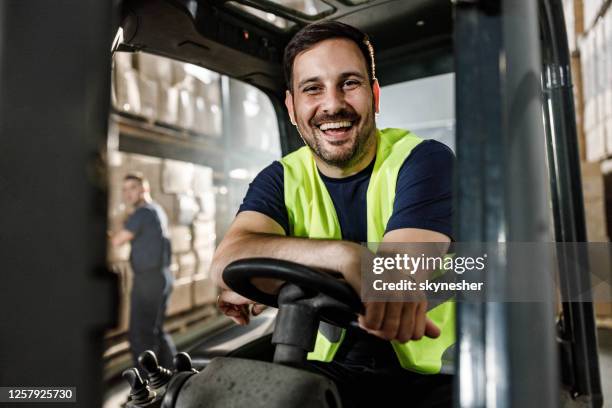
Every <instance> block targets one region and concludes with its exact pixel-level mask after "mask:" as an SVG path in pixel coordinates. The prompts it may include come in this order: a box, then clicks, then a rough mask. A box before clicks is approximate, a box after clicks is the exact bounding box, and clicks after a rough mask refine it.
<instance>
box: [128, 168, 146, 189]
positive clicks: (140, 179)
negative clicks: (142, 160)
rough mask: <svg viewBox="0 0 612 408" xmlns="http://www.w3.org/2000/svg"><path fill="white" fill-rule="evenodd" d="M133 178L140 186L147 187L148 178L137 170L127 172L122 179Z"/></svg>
mask: <svg viewBox="0 0 612 408" xmlns="http://www.w3.org/2000/svg"><path fill="white" fill-rule="evenodd" d="M128 180H134V181H137V182H139V183H140V185H141V186H143V187H145V188H147V187H148V186H149V180H147V178H146V177H145V176H144V174H142V173H141V172H139V171H135V172H133V173H128V174H126V175H125V177H123V181H128Z"/></svg>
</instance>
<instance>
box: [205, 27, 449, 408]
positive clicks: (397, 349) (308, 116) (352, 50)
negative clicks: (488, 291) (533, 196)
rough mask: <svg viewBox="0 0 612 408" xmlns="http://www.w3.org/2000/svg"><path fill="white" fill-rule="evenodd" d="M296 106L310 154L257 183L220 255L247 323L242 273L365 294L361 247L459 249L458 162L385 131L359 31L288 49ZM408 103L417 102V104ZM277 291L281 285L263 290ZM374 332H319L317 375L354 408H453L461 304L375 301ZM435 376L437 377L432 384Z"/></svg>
mask: <svg viewBox="0 0 612 408" xmlns="http://www.w3.org/2000/svg"><path fill="white" fill-rule="evenodd" d="M284 70H285V78H286V81H287V92H286V98H285V104H286V106H287V110H288V113H289V117H290V119H291V122H292V123H293V124H294V125H295V126H297V129H298V131H299V133H300V135H301V137H302V139H303V140H304V142H305V144H306V146H304V147H302V148H301V149H298V150H297V151H295V152H293V153H291V154H289V155H287V156H285V157H284V158H283V159H281V160H280V161H278V162H274V163H272V164H271V165H270V166H268V167H267V168H265V169H264V170H263V171H262V172H261V173H260V174H259V175H258V176H257V177H256V178H255V180H254V181H253V182H252V183H251V185H250V187H249V190H248V192H247V194H246V197H245V198H244V202H243V203H242V205H241V207H240V210H239V212H238V215H237V216H236V219H235V220H234V222H233V224H232V226H231V227H230V229H229V231H228V232H227V234H226V236H225V237H224V239H223V241H222V242H221V244H220V245H219V247H218V249H217V252H216V254H215V257H214V260H213V265H212V275H213V278H214V279H215V280H216V282H217V283H218V285H219V286H221V288H222V289H223V291H222V293H221V296H220V298H219V307H220V309H221V310H222V311H223V312H224V313H225V314H226V315H228V316H230V317H232V318H233V319H234V320H235V321H236V322H238V323H240V324H246V323H248V321H249V314H250V313H252V314H256V313H258V312H259V307H253V308H252V310H250V309H249V304H252V302H251V301H250V300H248V299H245V298H243V297H241V296H239V295H237V294H236V293H234V292H232V291H230V290H229V289H228V287H227V285H226V284H225V283H224V282H223V279H222V272H223V269H224V268H225V266H227V265H228V264H229V263H230V262H232V261H234V260H237V259H241V258H248V257H256V256H265V257H272V258H279V259H286V260H290V261H293V262H298V263H302V264H305V265H308V266H311V267H315V268H322V269H326V270H335V271H338V272H340V273H341V274H342V275H343V277H344V279H345V280H346V281H347V282H348V283H349V284H350V285H351V286H352V287H353V288H354V289H355V290H356V291H357V293H361V291H360V289H361V276H360V259H361V255H362V253H363V251H364V248H363V247H362V246H361V245H359V243H360V242H384V243H411V242H412V243H415V242H416V243H419V242H437V243H443V244H446V243H448V242H450V240H451V235H452V233H451V216H452V206H451V179H452V164H453V154H452V152H451V151H450V150H449V149H448V148H447V147H446V146H444V145H443V144H441V143H439V142H436V141H433V140H427V141H424V140H422V139H419V138H418V137H416V136H415V135H413V134H412V133H410V132H408V131H406V130H401V129H384V130H378V129H377V128H376V123H375V114H376V113H377V112H378V110H379V101H380V87H379V84H378V81H377V79H376V75H375V64H374V52H373V49H372V46H371V44H370V41H369V40H368V38H367V36H366V35H365V34H364V33H362V32H361V31H359V30H357V29H355V28H353V27H350V26H348V25H345V24H342V23H339V22H334V21H326V22H321V23H316V24H312V25H309V26H307V27H305V28H304V29H302V30H301V31H300V32H298V33H297V34H296V35H295V37H294V38H293V39H292V40H291V42H290V43H289V44H288V45H287V47H286V49H285V55H284ZM406 97H407V98H409V97H410V95H406ZM261 288H262V289H264V290H268V291H274V290H276V286H275V284H270V285H267V287H265V288H264V286H261ZM364 304H365V314H364V315H363V316H360V318H359V323H360V326H361V327H362V329H363V330H358V329H348V330H347V331H346V332H341V331H340V330H335V329H336V328H333V327H331V328H329V327H328V328H326V329H325V330H323V331H322V332H320V333H319V335H318V336H319V337H318V338H317V343H316V346H315V350H314V351H313V352H312V353H310V354H309V359H311V360H315V362H312V363H310V364H309V367H308V368H310V369H312V370H315V371H317V372H320V373H323V374H325V375H327V376H328V377H330V378H331V379H333V380H334V381H335V382H336V384H337V385H338V388H339V390H340V393H341V396H342V399H343V403H344V405H346V406H386V405H387V404H391V403H392V402H393V401H394V400H395V401H396V398H397V392H398V391H401V392H402V400H405V401H406V402H407V403H410V404H411V406H449V405H450V404H451V401H452V376H450V375H446V374H442V373H443V372H445V368H447V367H448V364H447V363H448V360H449V356H452V352H451V350H452V348H451V346H452V344H453V343H454V308H453V305H452V304H450V303H445V304H442V305H440V306H438V307H436V308H434V309H432V310H431V311H427V310H428V309H427V302H426V301H425V300H423V301H420V302H364ZM423 374H432V375H423Z"/></svg>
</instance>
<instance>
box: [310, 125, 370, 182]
mask: <svg viewBox="0 0 612 408" xmlns="http://www.w3.org/2000/svg"><path fill="white" fill-rule="evenodd" d="M370 140H372V142H370V143H369V146H368V148H367V150H366V153H365V154H364V155H363V156H362V157H361V158H360V159H359V160H358V161H357V162H356V163H353V164H350V165H348V166H344V167H337V166H332V165H331V164H328V163H325V162H324V161H323V160H321V159H320V158H319V157H317V156H316V155H313V156H314V159H315V163H316V164H317V168H318V169H319V171H320V172H321V173H323V175H325V176H327V177H331V178H345V177H349V176H352V175H353V174H357V173H359V172H360V171H361V170H363V169H365V168H366V167H368V165H369V164H370V163H371V162H372V160H374V157H376V148H377V142H378V140H377V138H376V135H373V136H371V139H370Z"/></svg>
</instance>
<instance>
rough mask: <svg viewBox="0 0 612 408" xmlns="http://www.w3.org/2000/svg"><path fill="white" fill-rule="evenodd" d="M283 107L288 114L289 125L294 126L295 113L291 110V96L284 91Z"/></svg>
mask: <svg viewBox="0 0 612 408" xmlns="http://www.w3.org/2000/svg"><path fill="white" fill-rule="evenodd" d="M285 106H286V107H287V112H288V113H289V119H291V124H292V125H294V126H295V112H294V110H293V95H291V92H290V91H289V90H287V91H285Z"/></svg>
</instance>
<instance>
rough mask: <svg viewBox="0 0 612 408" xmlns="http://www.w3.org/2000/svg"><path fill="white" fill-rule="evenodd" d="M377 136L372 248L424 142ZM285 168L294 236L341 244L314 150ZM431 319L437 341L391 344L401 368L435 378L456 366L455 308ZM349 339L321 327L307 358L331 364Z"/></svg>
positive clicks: (292, 157) (396, 132)
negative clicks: (400, 180) (406, 166)
mask: <svg viewBox="0 0 612 408" xmlns="http://www.w3.org/2000/svg"><path fill="white" fill-rule="evenodd" d="M376 137H377V138H378V143H377V150H376V162H375V163H374V169H373V170H372V175H371V177H370V183H369V186H368V191H367V196H366V198H367V230H368V242H371V243H375V242H381V241H382V239H383V235H384V233H385V230H386V226H387V222H388V221H389V218H390V217H391V214H392V213H393V202H394V200H395V190H396V189H395V187H396V182H397V177H398V174H399V170H400V168H401V167H402V164H403V163H404V160H406V158H407V157H408V156H409V155H410V152H411V151H412V149H413V148H414V147H415V146H417V145H418V144H419V143H421V142H422V139H420V138H418V137H417V136H415V135H414V134H412V133H410V132H407V131H405V130H402V129H383V130H377V136H376ZM281 164H282V165H283V169H284V199H285V205H286V207H287V212H288V215H289V234H290V235H291V236H295V237H304V238H314V239H338V240H339V239H342V232H341V230H340V223H339V222H338V216H337V214H336V210H335V208H334V203H333V201H332V199H331V197H330V195H329V192H328V191H327V188H326V187H325V183H324V182H323V180H321V177H320V176H319V172H318V170H317V166H316V163H315V160H314V158H313V155H312V152H311V151H310V148H309V147H308V146H304V147H302V148H300V149H298V150H297V151H295V152H293V153H291V154H289V155H287V156H285V157H284V158H283V159H281ZM427 316H428V317H429V318H430V319H431V320H432V321H433V322H434V323H435V324H436V325H437V326H438V327H439V328H440V330H441V334H440V336H439V337H438V338H437V339H430V338H428V337H423V338H422V339H421V340H416V341H414V340H413V341H409V342H406V343H399V342H397V341H392V342H391V343H392V345H393V349H394V350H395V354H396V355H397V357H398V359H399V362H400V364H401V366H402V367H404V368H405V369H407V370H411V371H415V372H419V373H423V374H436V373H439V372H440V371H441V369H442V367H443V366H448V365H452V356H450V355H449V354H452V353H449V352H448V351H450V348H451V346H453V344H454V343H455V303H454V302H453V301H446V302H444V303H441V304H440V305H438V306H436V307H435V308H433V309H432V310H430V311H429V312H427ZM327 326H328V328H329V327H330V325H327ZM331 328H334V326H331ZM336 329H337V328H336ZM344 335H345V330H342V331H340V330H339V329H338V330H337V333H336V335H334V334H330V333H329V330H322V327H320V328H319V332H318V334H317V339H316V343H315V348H314V351H312V352H311V353H309V354H308V359H309V360H318V361H324V362H330V361H332V359H333V358H334V355H335V354H336V351H338V349H339V348H340V344H341V343H342V340H343V339H344ZM445 352H446V353H445Z"/></svg>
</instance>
